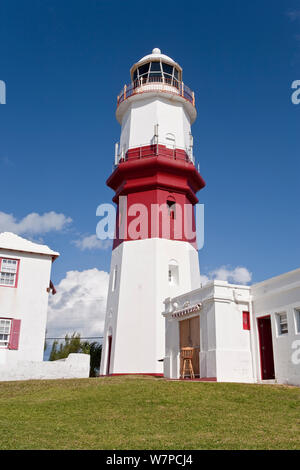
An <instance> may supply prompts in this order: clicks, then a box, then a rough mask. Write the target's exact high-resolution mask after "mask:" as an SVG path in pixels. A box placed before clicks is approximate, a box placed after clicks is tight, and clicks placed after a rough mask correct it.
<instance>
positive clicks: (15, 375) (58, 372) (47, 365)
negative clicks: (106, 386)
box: [0, 354, 90, 381]
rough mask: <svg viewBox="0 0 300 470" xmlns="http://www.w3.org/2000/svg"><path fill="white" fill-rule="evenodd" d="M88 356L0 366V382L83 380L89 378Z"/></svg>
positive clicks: (72, 356) (81, 355)
mask: <svg viewBox="0 0 300 470" xmlns="http://www.w3.org/2000/svg"><path fill="white" fill-rule="evenodd" d="M89 372H90V355H89V354H69V356H68V357H67V358H66V359H60V360H58V361H45V362H38V361H17V363H15V364H11V365H9V364H5V365H1V364H0V381H10V380H37V379H84V378H87V377H89Z"/></svg>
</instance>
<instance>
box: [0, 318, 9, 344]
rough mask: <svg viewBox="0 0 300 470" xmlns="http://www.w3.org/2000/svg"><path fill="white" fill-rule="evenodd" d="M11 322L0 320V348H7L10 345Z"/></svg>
mask: <svg viewBox="0 0 300 470" xmlns="http://www.w3.org/2000/svg"><path fill="white" fill-rule="evenodd" d="M10 329H11V320H8V319H6V318H0V348H7V347H8V344H9V337H10Z"/></svg>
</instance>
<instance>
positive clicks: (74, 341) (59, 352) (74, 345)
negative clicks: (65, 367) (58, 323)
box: [49, 333, 102, 377]
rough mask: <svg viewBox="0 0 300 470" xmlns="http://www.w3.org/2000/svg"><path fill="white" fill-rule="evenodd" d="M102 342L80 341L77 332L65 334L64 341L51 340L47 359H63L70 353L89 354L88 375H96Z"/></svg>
mask: <svg viewBox="0 0 300 470" xmlns="http://www.w3.org/2000/svg"><path fill="white" fill-rule="evenodd" d="M101 351H102V344H100V343H98V342H97V341H94V342H92V343H90V342H89V341H81V338H80V334H79V333H73V334H72V336H68V335H66V336H65V341H64V343H63V342H62V343H60V344H59V343H58V341H57V340H55V341H53V344H52V349H51V353H50V357H49V361H57V360H58V359H64V358H66V357H68V355H69V354H72V353H82V354H89V355H90V356H91V359H90V360H91V362H90V377H97V375H99V368H100V360H101Z"/></svg>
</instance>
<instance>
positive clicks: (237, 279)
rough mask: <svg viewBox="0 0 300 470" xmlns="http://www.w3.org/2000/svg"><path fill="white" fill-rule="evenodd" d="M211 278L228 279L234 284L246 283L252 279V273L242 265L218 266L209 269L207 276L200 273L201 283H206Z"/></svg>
mask: <svg viewBox="0 0 300 470" xmlns="http://www.w3.org/2000/svg"><path fill="white" fill-rule="evenodd" d="M212 279H217V280H219V281H228V282H232V283H236V284H248V283H249V282H250V281H251V279H252V273H251V272H250V271H248V269H247V268H245V267H243V266H237V267H236V268H230V267H228V266H220V267H219V268H217V269H214V270H213V271H210V272H209V274H208V275H207V276H206V275H201V282H202V285H205V284H207V282H209V281H211V280H212Z"/></svg>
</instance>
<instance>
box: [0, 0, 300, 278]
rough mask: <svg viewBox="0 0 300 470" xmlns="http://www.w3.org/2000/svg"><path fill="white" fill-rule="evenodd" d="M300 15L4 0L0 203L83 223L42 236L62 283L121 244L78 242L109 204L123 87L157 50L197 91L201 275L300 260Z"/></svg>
mask: <svg viewBox="0 0 300 470" xmlns="http://www.w3.org/2000/svg"><path fill="white" fill-rule="evenodd" d="M299 12H300V1H295V0H288V1H287V0H284V1H279V0H277V1H276V0H272V1H271V0H269V1H257V0H253V1H252V2H246V1H233V0H226V1H225V0H219V1H193V0H192V1H190V2H188V3H182V2H174V0H173V1H169V0H165V1H164V2H161V1H157V0H153V1H152V2H140V1H136V0H132V1H131V2H123V1H112V0H111V1H108V0H88V1H86V0H85V1H84V0H72V1H67V0H60V1H58V0H52V1H50V0H40V1H38V0H35V1H34V0H26V1H25V0H23V1H22V0H2V2H1V4H0V17H1V29H0V80H4V81H5V82H6V85H7V104H6V105H0V171H1V176H2V178H1V190H2V191H1V193H2V198H1V206H0V211H2V212H4V213H5V214H13V216H14V217H15V221H16V222H18V221H20V220H22V219H23V218H24V217H25V216H27V215H28V214H30V213H32V212H35V213H38V214H40V215H42V214H44V213H46V212H49V211H54V212H55V213H61V214H64V215H65V217H68V218H71V219H72V222H69V223H66V224H63V225H62V226H61V227H60V229H57V230H50V229H49V231H46V229H45V230H44V232H43V233H42V230H41V233H35V234H31V235H32V236H33V238H35V239H37V240H38V239H42V240H43V242H44V243H47V244H49V245H50V246H51V248H53V249H55V250H57V251H60V252H61V257H60V258H59V260H57V261H56V262H55V265H54V266H53V275H52V277H53V280H54V281H55V282H56V283H58V282H59V281H61V280H62V279H63V278H64V277H65V275H66V272H67V271H70V270H78V271H83V270H88V269H92V268H97V269H98V270H103V271H108V270H109V263H110V250H109V249H106V250H99V249H98V250H97V249H94V250H81V249H79V248H78V246H76V245H75V244H74V240H78V239H81V238H82V237H84V236H90V235H92V234H94V233H95V228H96V224H97V218H96V215H95V212H96V207H97V206H98V204H100V203H103V202H109V201H110V200H111V197H112V191H111V190H110V189H109V188H107V187H106V186H105V181H106V179H107V177H108V176H109V174H110V172H111V170H112V164H113V154H114V142H116V141H118V139H119V134H120V128H119V124H118V123H117V121H116V119H115V115H114V113H115V107H116V97H117V95H118V93H119V91H120V89H121V88H122V86H123V84H124V83H128V82H129V69H130V67H131V65H132V64H133V63H134V62H136V61H137V60H139V59H140V58H141V57H142V56H144V55H146V54H147V53H150V52H151V50H152V49H153V47H159V48H160V49H161V50H162V52H163V53H165V54H167V55H169V56H171V57H172V58H174V59H175V60H176V61H177V62H179V63H180V64H181V66H182V67H183V74H184V75H183V77H184V82H185V83H186V84H187V85H188V86H190V88H192V89H193V90H194V91H195V94H196V105H197V111H198V118H197V121H196V122H195V124H194V125H193V135H194V151H195V155H196V159H197V161H198V162H200V167H201V174H202V176H203V177H204V179H205V180H206V183H207V186H206V188H205V189H203V190H202V191H201V193H200V195H199V199H200V202H202V203H204V204H205V245H204V248H203V249H202V250H201V251H200V263H201V270H202V273H203V274H208V273H209V272H211V271H213V270H215V269H217V268H218V267H220V266H230V267H232V268H234V267H236V266H244V267H246V268H247V269H248V270H249V271H250V272H252V281H253V282H256V281H260V280H263V279H265V278H268V277H270V276H274V275H277V274H280V273H283V272H285V271H288V270H292V269H295V268H297V267H299V265H300V259H299V258H300V257H299V255H300V244H299V239H300V217H299V215H300V214H299V173H300V159H299V125H300V105H298V106H296V105H293V104H292V102H291V98H290V97H291V93H292V90H291V83H292V82H293V81H294V80H296V79H300V14H299ZM2 229H3V226H2ZM4 229H5V227H4ZM22 235H23V236H26V233H22ZM29 235H30V234H29Z"/></svg>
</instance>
